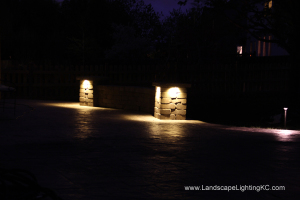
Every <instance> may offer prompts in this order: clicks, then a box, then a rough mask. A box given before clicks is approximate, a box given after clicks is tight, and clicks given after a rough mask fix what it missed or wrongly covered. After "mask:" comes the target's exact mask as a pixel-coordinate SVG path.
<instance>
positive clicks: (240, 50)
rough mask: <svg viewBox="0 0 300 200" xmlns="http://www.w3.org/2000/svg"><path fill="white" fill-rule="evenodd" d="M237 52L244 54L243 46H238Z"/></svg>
mask: <svg viewBox="0 0 300 200" xmlns="http://www.w3.org/2000/svg"><path fill="white" fill-rule="evenodd" d="M236 52H237V54H239V55H242V54H243V46H237V47H236Z"/></svg>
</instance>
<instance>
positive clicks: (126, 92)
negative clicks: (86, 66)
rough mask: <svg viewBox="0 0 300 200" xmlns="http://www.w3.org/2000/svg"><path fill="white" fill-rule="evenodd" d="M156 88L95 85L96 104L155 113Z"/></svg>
mask: <svg viewBox="0 0 300 200" xmlns="http://www.w3.org/2000/svg"><path fill="white" fill-rule="evenodd" d="M154 99H155V89H154V88H148V87H135V86H116V85H99V86H95V87H94V106H99V107H107V108H117V109H125V110H135V111H142V112H147V113H150V114H152V115H153V108H154Z"/></svg>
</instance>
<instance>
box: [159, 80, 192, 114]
mask: <svg viewBox="0 0 300 200" xmlns="http://www.w3.org/2000/svg"><path fill="white" fill-rule="evenodd" d="M153 86H155V91H156V92H155V103H154V117H156V118H157V119H167V120H168V119H169V120H170V119H171V120H185V119H186V109H187V88H189V87H191V85H190V84H173V83H172V84H170V83H153Z"/></svg>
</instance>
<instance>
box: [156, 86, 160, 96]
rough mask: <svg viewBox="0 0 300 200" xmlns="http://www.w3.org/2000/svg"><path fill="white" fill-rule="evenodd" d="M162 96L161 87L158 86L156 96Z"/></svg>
mask: <svg viewBox="0 0 300 200" xmlns="http://www.w3.org/2000/svg"><path fill="white" fill-rule="evenodd" d="M159 97H160V87H156V98H159Z"/></svg>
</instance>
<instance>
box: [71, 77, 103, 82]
mask: <svg viewBox="0 0 300 200" xmlns="http://www.w3.org/2000/svg"><path fill="white" fill-rule="evenodd" d="M76 80H92V81H101V80H108V78H107V77H104V76H77V77H76Z"/></svg>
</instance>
